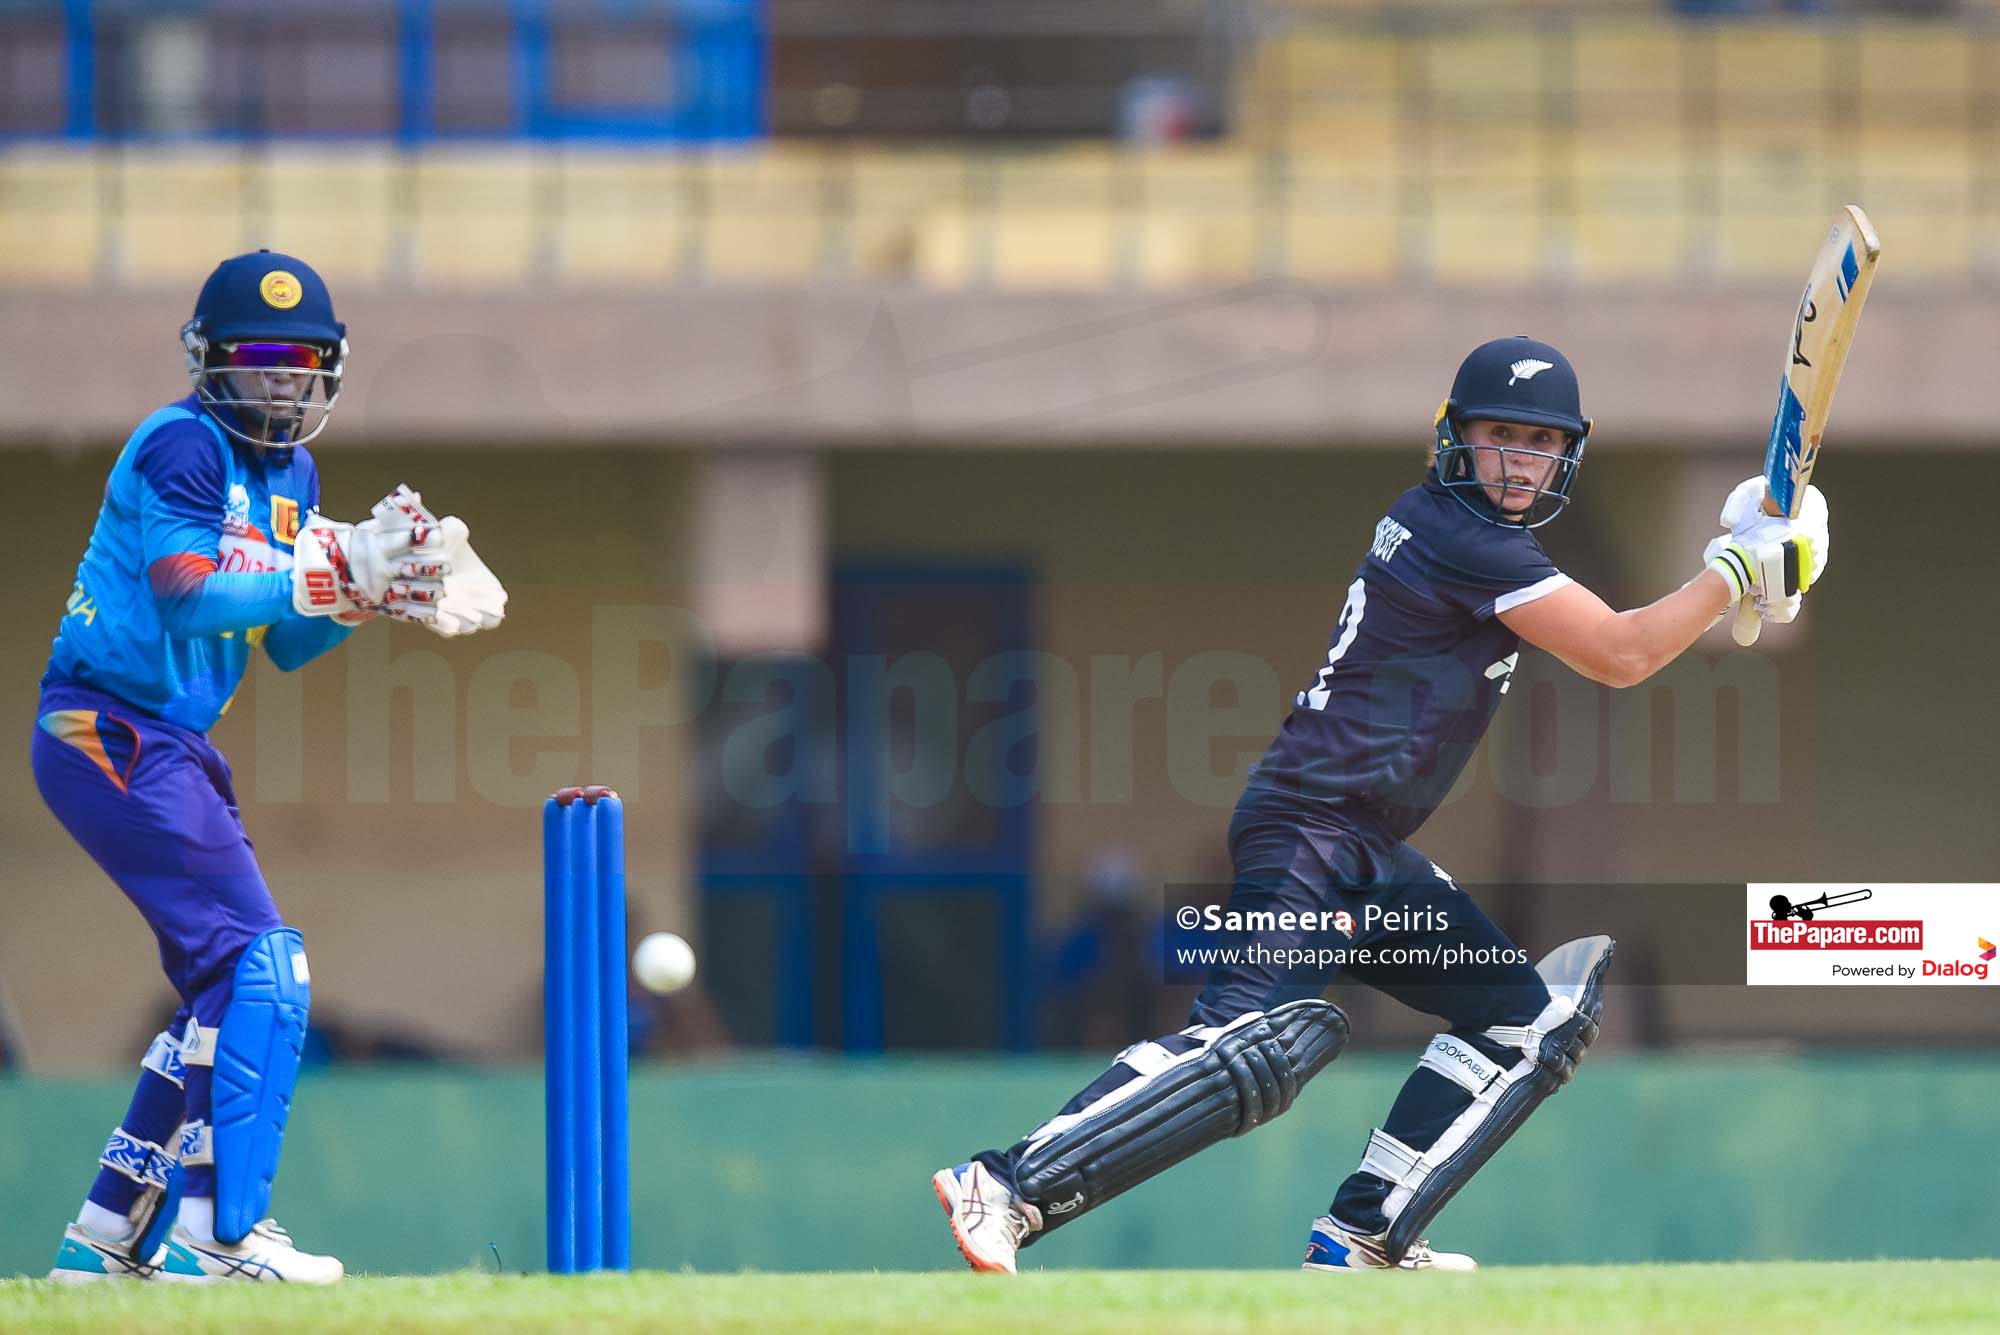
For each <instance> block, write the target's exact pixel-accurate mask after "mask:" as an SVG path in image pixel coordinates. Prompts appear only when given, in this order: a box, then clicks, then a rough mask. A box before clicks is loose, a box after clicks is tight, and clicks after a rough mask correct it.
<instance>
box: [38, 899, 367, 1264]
mask: <svg viewBox="0 0 2000 1335" xmlns="http://www.w3.org/2000/svg"><path fill="white" fill-rule="evenodd" d="M310 1004H311V988H310V975H309V974H308V972H307V969H306V956H305V945H304V942H303V941H302V940H301V938H300V936H299V933H298V931H297V930H296V929H294V928H290V927H281V928H277V929H274V930H272V931H268V932H265V933H263V934H262V935H260V936H258V937H257V938H255V939H254V940H252V941H251V942H250V944H249V945H248V946H247V947H245V948H244V950H243V952H242V954H241V955H240V956H239V957H238V958H237V960H236V962H235V965H234V967H233V969H232V970H231V973H230V975H229V976H228V977H227V978H225V979H224V980H223V981H222V982H220V983H218V984H216V985H214V986H212V987H210V988H207V989H205V990H203V991H202V992H201V993H199V994H198V995H197V996H196V997H195V999H194V1001H193V1003H192V1005H191V1006H189V1007H188V1013H189V1016H190V1018H189V1019H188V1021H187V1024H186V1026H185V1028H184V1029H181V1030H180V1032H179V1033H178V1034H175V1033H172V1032H169V1033H165V1034H162V1035H160V1037H159V1038H157V1039H155V1040H154V1042H153V1046H152V1048H151V1049H149V1051H148V1052H147V1056H146V1063H145V1067H146V1069H145V1071H144V1073H143V1074H142V1077H141V1085H140V1091H139V1095H138V1096H136V1097H135V1099H134V1103H133V1109H130V1110H128V1112H127V1117H126V1121H127V1123H130V1122H133V1121H135V1120H140V1117H141V1115H142V1114H143V1115H144V1116H147V1117H153V1118H154V1119H155V1120H157V1115H158V1114H159V1113H160V1112H161V1111H163V1104H164V1100H162V1099H160V1098H158V1097H154V1096H155V1095H157V1094H158V1092H159V1091H158V1089H157V1088H156V1085H162V1084H163V1085H164V1086H165V1087H166V1088H168V1089H172V1090H173V1092H174V1094H175V1095H176V1102H177V1103H178V1104H179V1106H178V1107H177V1108H175V1109H174V1112H175V1113H176V1120H177V1121H178V1123H179V1125H178V1128H177V1129H176V1130H175V1131H174V1132H173V1133H172V1134H164V1133H161V1132H160V1130H159V1127H157V1126H154V1125H152V1123H150V1122H147V1123H145V1124H144V1129H143V1130H135V1129H134V1128H132V1127H131V1126H129V1125H121V1126H120V1127H119V1129H118V1130H117V1131H116V1132H114V1133H113V1134H112V1137H111V1141H110V1143H109V1144H108V1145H107V1146H106V1147H105V1152H104V1156H103V1157H102V1158H101V1159H100V1161H99V1162H100V1163H101V1164H102V1165H103V1172H102V1173H101V1174H100V1179H99V1182H98V1183H97V1184H96V1185H95V1186H93V1188H92V1191H91V1199H92V1202H93V1203H95V1204H99V1205H104V1204H106V1203H107V1202H109V1203H110V1204H111V1206H112V1207H113V1208H116V1207H118V1206H123V1207H124V1209H123V1211H122V1213H123V1214H124V1216H125V1218H124V1220H123V1221H120V1222H122V1223H123V1224H124V1227H123V1228H116V1227H114V1228H113V1229H101V1228H100V1229H92V1228H90V1227H88V1226H87V1223H86V1221H87V1220H88V1219H89V1217H90V1213H89V1207H88V1206H87V1207H86V1211H85V1219H80V1220H79V1221H78V1223H76V1224H72V1225H71V1226H70V1227H69V1229H68V1230H66V1232H65V1234H64V1239H63V1244H62V1248H61V1250H60V1251H59V1253H58V1255H57V1257H56V1265H55V1268H54V1270H53V1271H51V1277H52V1278H56V1279H59V1280H63V1281H65V1282H70V1283H76V1282H82V1281H86V1280H91V1279H101V1278H133V1279H156V1280H163V1281H182V1282H191V1283H200V1282H205V1281H213V1280H218V1279H247V1280H261V1281H287V1282H291V1283H308V1284H326V1283H332V1282H334V1281H336V1280H339V1279H340V1278H341V1277H342V1275H343V1274H344V1270H343V1267H342V1266H341V1263H340V1262H339V1261H338V1260H337V1259H335V1258H334V1257H330V1256H316V1255H313V1254H312V1253H309V1252H302V1251H300V1250H299V1249H298V1248H297V1247H295V1246H294V1245H293V1244H292V1242H291V1239H290V1238H289V1237H288V1236H287V1235H286V1234H285V1231H284V1230H283V1229H281V1228H279V1227H277V1225H275V1224H274V1223H272V1222H271V1221H270V1220H269V1219H267V1218H265V1217H264V1210H265V1208H266V1207H267V1206H268V1205H269V1203H270V1196H271V1184H272V1181H273V1179H274V1178H275V1177H276V1175H277V1171H278V1155H279V1150H280V1148H281V1146H282V1144H283V1141H284V1134H285V1123H286V1121H287V1119H288V1116H289V1113H290V1108H291V1101H292V1091H293V1088H294V1086H295V1085H296V1083H297V1080H298V1070H299V1059H300V1057H301V1055H302V1052H303V1048H304V1043H305V1032H306V1016H307V1012H308V1010H309V1008H310ZM182 1117H184V1118H185V1120H180V1119H181V1118H182ZM161 1125H164V1123H161ZM107 1179H112V1181H111V1183H110V1185H111V1186H112V1188H113V1190H111V1191H109V1192H107V1190H106V1188H107ZM119 1183H122V1184H123V1186H122V1187H120V1186H118V1184H119Z"/></svg>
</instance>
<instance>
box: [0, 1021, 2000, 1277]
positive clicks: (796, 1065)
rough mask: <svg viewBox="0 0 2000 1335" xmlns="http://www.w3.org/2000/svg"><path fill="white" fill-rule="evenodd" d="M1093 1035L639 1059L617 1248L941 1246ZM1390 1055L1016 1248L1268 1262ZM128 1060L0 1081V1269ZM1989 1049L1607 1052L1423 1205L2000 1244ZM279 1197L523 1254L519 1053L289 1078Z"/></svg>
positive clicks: (1838, 1240) (118, 1087) (66, 1168)
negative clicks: (1464, 1184) (1030, 1045)
mask: <svg viewBox="0 0 2000 1335" xmlns="http://www.w3.org/2000/svg"><path fill="white" fill-rule="evenodd" d="M1097 1069H1098V1068H1097V1066H1096V1064H1095V1063H1092V1062H1087V1061H1069V1060H1063V1061H1053V1060H1019V1061H1001V1060H952V1061H943V1060H928V1061H923V1060H902V1059H884V1060H873V1061H848V1062H838V1061H820V1060H802V1061H798V1062H756V1063H740V1064H726V1065H703V1066H682V1067H666V1068H659V1067H656V1068H652V1069H649V1070H647V1071H645V1072H643V1073H641V1074H639V1075H637V1076H635V1078H634V1080H633V1084H632V1126H633V1134H634V1143H633V1154H632V1162H633V1182H632V1202H633V1214H634V1226H633V1238H634V1247H633V1255H634V1262H635V1264H637V1265H641V1266H646V1267H656V1268H667V1269H681V1268H692V1269H695V1270H739V1269H752V1270H821V1269H826V1270H851V1269H859V1270H867V1269H882V1270H908V1269H935V1268H939V1267H951V1266H955V1265H956V1264H957V1257H956V1254H955V1253H954V1251H953V1250H952V1247H951V1244H950V1241H949V1239H948V1237H947V1236H946V1233H945V1230H944V1225H943V1222H942V1217H941V1214H940V1211H939V1209H938V1206H937V1202H936V1200H935V1199H934V1198H933V1197H932V1195H931V1191H930V1185H929V1181H928V1179H929V1176H930V1174H931V1172H932V1171H933V1170H934V1169H936V1168H937V1167H939V1166H941V1165H943V1164H946V1163H949V1162H951V1161H953V1160H954V1159H957V1158H959V1157H962V1155H963V1154H964V1153H965V1152H967V1151H969V1150H972V1149H976V1148H978V1147H979V1146H980V1145H981V1144H982V1143H985V1142H987V1141H991V1140H998V1139H1003V1138H1006V1137H1008V1136H1010V1135H1013V1134H1016V1133H1018V1132H1020V1131H1022V1130H1024V1129H1026V1128H1027V1127H1029V1126H1030V1125H1032V1124H1033V1123H1034V1122H1035V1121H1036V1120H1038V1119H1039V1118H1040V1117H1042V1116H1044V1115H1046V1114H1047V1113H1048V1112H1049V1111H1051V1110H1052V1109H1053V1108H1054V1107H1055V1106H1056V1105H1057V1104H1058V1103H1060V1101H1061V1100H1062V1099H1064V1098H1065V1097H1067V1096H1068V1095H1069V1093H1071V1092H1072V1091H1073V1090H1074V1089H1075V1088H1076V1087H1078V1086H1079V1085H1080V1084H1081V1083H1082V1082H1083V1081H1085V1080H1087V1079H1088V1078H1090V1077H1091V1076H1092V1075H1093V1074H1095V1072H1096V1070H1097ZM1406 1070H1407V1066H1406V1065H1405V1064H1404V1063H1403V1062H1401V1061H1398V1060H1393V1059H1389V1058H1383V1057H1372V1056H1371V1057H1355V1058H1350V1059H1349V1060H1346V1061H1342V1062H1341V1063H1339V1065H1337V1066H1335V1067H1334V1068H1332V1069H1331V1070H1330V1071H1328V1072H1327V1073H1326V1074H1325V1075H1323V1076H1321V1078H1320V1080H1319V1081H1318V1082H1317V1083H1316V1084H1315V1085H1314V1086H1313V1087H1312V1088H1311V1089H1310V1090H1309V1091H1308V1092H1307V1093H1306V1095H1305V1096H1304V1097H1303V1098H1302V1099H1301V1101H1300V1104H1299V1106H1298V1107H1296V1108H1295V1109H1294V1110H1293V1111H1292V1112H1291V1113H1290V1114H1289V1115H1287V1116H1286V1117H1285V1118H1284V1119H1283V1120H1282V1121H1279V1122H1277V1123H1276V1124H1274V1125H1272V1126H1270V1127H1267V1128H1265V1129H1264V1130H1262V1131H1259V1132H1258V1133H1256V1134H1255V1135H1253V1136H1250V1137H1247V1138H1245V1139H1243V1140H1239V1141H1235V1142H1231V1143H1229V1144H1226V1145H1223V1146H1220V1147H1218V1148H1216V1149H1214V1150H1212V1151H1210V1152H1209V1153H1207V1154H1205V1155H1203V1156H1201V1157H1200V1158H1199V1159H1197V1160H1195V1161H1194V1162H1192V1163H1189V1164H1184V1165H1182V1166H1181V1167H1180V1168H1179V1169H1176V1170H1175V1171H1174V1172H1172V1173H1170V1174H1168V1175H1167V1176H1165V1177H1164V1178H1161V1179H1159V1180H1156V1181H1155V1182H1152V1183H1150V1184H1148V1185H1147V1186H1145V1187H1143V1188H1141V1189H1139V1190H1138V1191H1136V1192H1133V1193H1132V1194H1131V1195H1129V1196H1127V1197H1124V1198H1122V1199H1120V1200H1118V1201H1117V1202H1115V1203H1113V1204H1112V1205H1110V1206H1108V1207H1106V1208H1105V1209H1104V1210H1103V1211H1102V1212H1101V1213H1098V1214H1096V1215H1093V1216H1091V1217H1090V1218H1089V1219H1087V1220H1083V1221H1079V1222H1078V1223H1076V1224H1075V1225H1072V1226H1071V1227H1069V1228H1067V1229H1065V1230H1064V1231H1063V1232H1062V1233H1061V1234H1060V1235H1058V1236H1057V1237H1054V1238H1052V1239H1051V1240H1050V1241H1049V1243H1048V1244H1047V1245H1046V1246H1043V1247H1037V1248H1036V1249H1035V1250H1034V1251H1033V1252H1032V1253H1031V1254H1030V1255H1031V1258H1032V1261H1033V1263H1034V1264H1035V1265H1040V1266H1120V1267H1130V1266H1281V1265H1286V1264H1289V1263H1290V1262H1291V1261H1292V1260H1293V1259H1294V1258H1295V1255H1296V1254H1298V1253H1300V1251H1301V1249H1302V1248H1303V1246H1304V1239H1305V1229H1306V1225H1307V1224H1308V1223H1309V1222H1310V1221H1311V1219H1312V1217H1313V1216H1314V1215H1315V1214H1317V1213H1318V1212H1319V1211H1320V1210H1322V1209H1323V1208H1324V1207H1325V1203H1326V1201H1327V1199H1328V1197H1329V1196H1330V1195H1331V1193H1332V1191H1333V1188H1334V1186H1335V1184H1336V1183H1338V1182H1339V1180H1340V1179H1341V1177H1342V1176H1343V1175H1345V1174H1346V1173H1347V1171H1348V1170H1349V1169H1350V1168H1351V1167H1352V1166H1353V1164H1354V1162H1355V1159H1356V1158H1357V1156H1358V1155H1359V1154H1360V1151H1361V1147H1362V1143H1363V1138H1364V1137H1365V1135H1366V1132H1367V1128H1368V1127H1369V1125H1370V1124H1371V1122H1372V1121H1373V1119H1375V1118H1376V1117H1378V1116H1379V1115H1380V1114H1381V1112H1382V1110H1383V1109H1384V1108H1386V1106H1387V1104H1388V1102H1389V1100H1390V1099H1391V1098H1392V1097H1393V1095H1394V1092H1395V1090H1396V1087H1397V1085H1398V1083H1399V1082H1400V1081H1401V1079H1402V1077H1403V1074H1404V1072H1405V1071H1406ZM127 1092H128V1089H127V1085H126V1082H125V1081H123V1080H115V1081H114V1080H105V1079H93V1080H87V1081H72V1080H47V1081H33V1080H0V1274H16V1273H23V1272H27V1273H34V1272H39V1271H41V1270H43V1269H44V1268H45V1267H46V1266H47V1264H48V1261H49V1258H50V1257H51V1256H52V1255H53V1254H54V1251H55V1245H56V1241H57V1239H58V1236H59V1234H60V1231H61V1226H62V1223H63V1221H64V1219H65V1218H66V1217H68V1216H69V1215H70V1214H71V1213H72V1212H73V1211H74V1210H75V1208H76V1206H77V1203H78V1200H79V1198H80V1194H81V1193H82V1191H83V1190H84V1189H85V1187H86V1186H87V1185H88V1181H89V1177H90V1171H91V1165H92V1162H93V1160H94V1158H95V1156H96V1154H97V1151H98V1149H99V1148H100V1147H101V1145H102V1144H103V1139H104V1136H105V1134H106V1132H107V1131H108V1130H109V1128H110V1127H111V1125H112V1123H113V1122H114V1121H115V1120H116V1118H117V1117H118V1115H119V1114H120V1112H122V1111H123V1108H124V1103H125V1098H126V1095H127ZM1996 1108H2000V1061H1995V1060H1990V1059H1989V1060H1967V1059H1947V1058H1942V1057H1939V1058H1926V1057H1858V1056H1857V1057H1819V1058H1811V1059H1796V1060H1794V1059H1775V1058H1756V1059H1745V1060H1742V1061H1717V1060H1695V1059H1684V1058H1671V1059H1644V1058H1626V1059H1616V1058H1601V1059H1599V1060H1598V1061H1595V1062H1592V1063H1590V1064H1588V1065H1586V1066H1585V1067H1584V1069H1583V1072H1582V1073H1581V1075H1580V1076H1579V1077H1578V1079H1577V1081H1576V1083H1575V1084H1573V1085H1571V1086H1570V1087H1569V1089H1568V1090H1566V1091H1564V1093H1563V1094H1562V1095H1561V1096H1560V1097H1559V1098H1557V1099H1556V1100H1554V1101H1553V1102H1552V1103H1550V1104H1548V1105H1546V1106H1545V1107H1544V1108H1543V1109H1542V1111H1541V1112H1540V1113H1539V1114H1538V1115H1537V1116H1536V1117H1535V1118H1534V1119H1533V1120H1532V1121H1530V1122H1529V1124H1528V1125H1527V1127H1526V1128H1524V1129H1523V1130H1522V1132H1521V1133H1520V1135H1519V1136H1517V1137H1516V1139H1515V1141H1514V1143H1513V1144H1512V1145H1511V1146H1509V1148H1508V1150H1507V1151H1506V1153H1504V1154H1503V1155H1501V1156H1500V1157H1499V1158H1498V1159H1496V1160H1495V1161H1494V1163H1493V1164H1491V1165H1489V1167H1488V1169H1487V1171H1486V1172H1484V1173H1482V1174H1481V1176H1480V1178H1479V1180H1478V1181H1477V1183H1476V1184H1475V1185H1474V1186H1472V1187H1471V1188H1469V1189H1468V1190H1467V1191H1466V1192H1465V1193H1464V1194H1463V1195H1462V1196H1460V1197H1459V1199H1458V1201H1457V1202H1455V1203H1454V1204H1453V1205H1452V1207H1451V1208H1450V1210H1449V1211H1448V1212H1447V1213H1446V1214H1445V1215H1444V1217H1443V1218H1442V1219H1441V1220H1440V1221H1439V1223H1438V1225H1437V1226H1436V1227H1434V1228H1433V1230H1432V1231H1433V1233H1434V1234H1435V1235H1436V1237H1437V1239H1438V1240H1439V1242H1441V1243H1443V1244H1445V1245H1449V1246H1451V1247H1464V1248H1467V1249H1469V1250H1471V1251H1473V1252H1475V1253H1476V1254H1478V1255H1479V1256H1480V1258H1481V1259H1482V1260H1485V1261H1488V1262H1501V1263H1516V1264H1525V1263H1538V1262H1557V1261H1576V1262H1614V1261H1651V1260H1671V1261H1692V1260H1733V1259H1757V1260H1764V1259H1777V1258H1858V1257H1875V1256H1896V1257H1905V1256H1908V1257H1918V1256H1941V1257H1973V1256H1992V1255H1995V1254H1996V1253H2000V1155H1995V1154H1994V1153H1993V1146H1994V1134H1993V1127H1994V1125H1995V1110H1996ZM294 1121H295V1126H294V1129H293V1134H292V1137H291V1139H290V1141H289V1143H288V1145H287V1149H286V1155H285V1172H284V1175H283V1177H282V1178H281V1179H280V1182H279V1186H278V1191H277V1195H276V1198H275V1201H274V1209H275V1213H276V1214H277V1215H278V1216H279V1218H280V1219H281V1220H282V1221H283V1222H284V1223H285V1224H286V1225H287V1226H288V1227H290V1228H291V1229H292V1230H293V1231H294V1233H295V1235H296V1236H298V1237H299V1238H300V1239H301V1240H302V1241H304V1242H305V1243H306V1244H307V1245H308V1246H310V1247H314V1248H323V1249H327V1250H331V1251H333V1252H336V1253H338V1254H339V1255H340V1256H342V1257H343V1258H344V1259H345V1260H346V1261H347V1263H348V1266H349V1268H350V1269H351V1270H361V1271H371V1272H378V1273H380V1272H410V1271H432V1270H444V1269H451V1268H456V1267H461V1266H468V1265H470V1266H485V1267H491V1266H492V1264H493V1255H492V1252H491V1251H490V1250H489V1249H488V1244H489V1243H495V1244H498V1247H499V1252H500V1256H501V1259H502V1261H503V1262H504V1264H505V1266H506V1267H507V1268H508V1269H510V1270H514V1269H530V1270H539V1269H541V1267H542V1264H543V1250H542V1249H543V1235H542V1224H543V1208H542V1180H541V1172H542V1085H541V1080H540V1077H539V1073H535V1072H520V1071H506V1072H487V1071H461V1070H434V1069H422V1070H411V1069H408V1068H405V1069H401V1070H388V1069H381V1068H377V1069H372V1070H371V1069H359V1068H357V1069H348V1070H342V1071H338V1072H329V1073H319V1074H314V1075H309V1076H308V1077H307V1078H306V1080H305V1082H304V1083H303V1085H302V1087H301V1090H300V1093H299V1097H298V1102H297V1112H296V1115H295V1118H294Z"/></svg>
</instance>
